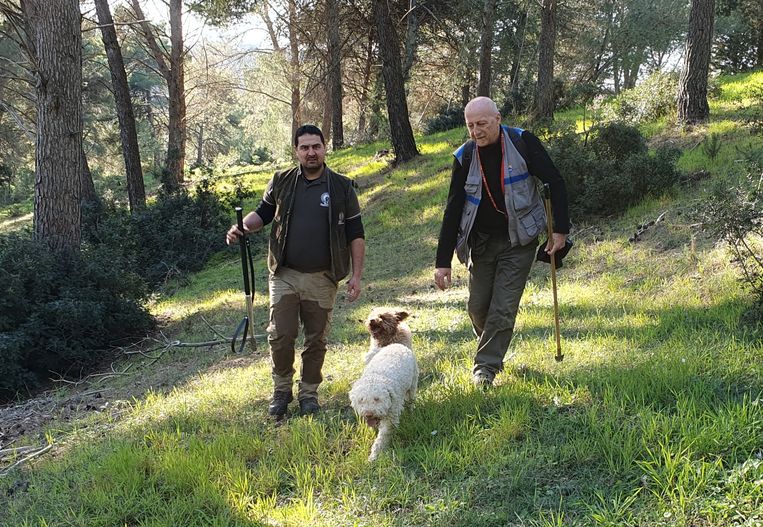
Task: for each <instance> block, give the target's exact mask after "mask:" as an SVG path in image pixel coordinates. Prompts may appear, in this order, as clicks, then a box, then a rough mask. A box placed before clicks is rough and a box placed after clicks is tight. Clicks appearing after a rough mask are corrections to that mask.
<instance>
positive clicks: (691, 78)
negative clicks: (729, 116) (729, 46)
mask: <svg viewBox="0 0 763 527" xmlns="http://www.w3.org/2000/svg"><path fill="white" fill-rule="evenodd" d="M714 15H715V1H714V0H692V2H691V10H690V11H689V33H688V35H687V37H686V51H685V53H684V64H683V69H682V71H681V77H680V79H679V81H678V121H679V122H681V123H697V122H702V121H706V120H707V118H708V117H709V116H710V107H709V106H708V104H707V75H708V70H709V68H710V48H711V45H712V42H713V21H714Z"/></svg>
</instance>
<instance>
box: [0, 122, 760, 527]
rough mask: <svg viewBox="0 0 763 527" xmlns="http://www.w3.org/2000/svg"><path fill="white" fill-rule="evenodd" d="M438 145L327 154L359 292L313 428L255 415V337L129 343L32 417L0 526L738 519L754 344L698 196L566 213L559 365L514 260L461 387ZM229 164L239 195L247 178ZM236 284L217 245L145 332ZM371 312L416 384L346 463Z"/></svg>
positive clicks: (544, 271) (463, 338) (752, 484)
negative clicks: (84, 404) (353, 230)
mask: <svg viewBox="0 0 763 527" xmlns="http://www.w3.org/2000/svg"><path fill="white" fill-rule="evenodd" d="M462 139H463V132H462V131H453V132H444V133H441V134H436V135H433V136H427V137H424V138H421V140H420V149H421V150H422V153H424V155H423V156H421V157H420V158H418V159H416V160H414V161H412V162H411V163H409V164H406V165H405V166H403V167H400V168H398V169H395V170H388V169H387V168H386V164H385V162H384V160H378V159H377V160H374V159H373V157H374V153H375V152H376V151H377V150H380V149H381V148H383V147H384V145H382V144H377V145H371V146H369V147H366V150H364V151H363V152H362V154H359V153H358V151H355V150H352V149H350V150H347V151H342V152H338V153H336V154H333V155H332V157H331V160H330V164H331V165H332V166H334V167H336V168H337V169H338V170H340V171H344V172H345V173H348V174H349V175H351V176H353V177H355V178H356V180H357V182H358V185H359V197H360V200H361V205H362V207H363V211H364V221H365V225H366V234H367V261H366V272H365V277H364V291H363V296H362V297H361V299H360V300H359V301H358V302H356V303H352V304H351V303H347V302H346V300H345V298H344V295H343V294H342V293H343V290H341V289H340V295H339V298H338V301H337V306H336V308H335V310H334V316H333V328H332V334H331V338H330V351H329V354H328V357H327V360H326V365H325V369H324V371H325V375H326V380H325V382H324V383H323V384H322V386H321V392H320V396H321V402H322V404H323V411H322V413H321V414H320V415H319V416H318V417H317V418H314V419H313V418H308V419H304V418H299V417H297V416H296V415H290V417H289V419H288V420H287V421H286V422H285V423H284V424H282V425H280V426H276V425H275V424H274V423H273V422H272V421H270V420H269V419H268V418H267V416H266V406H267V401H268V398H269V396H270V390H271V382H270V378H269V365H268V360H267V357H266V356H265V354H264V353H263V348H264V347H265V346H264V344H263V345H262V346H261V347H260V350H259V353H258V354H247V355H245V356H239V355H232V354H230V352H229V350H228V348H227V347H225V346H213V347H207V348H173V349H170V350H168V351H167V352H166V353H165V354H164V355H162V356H161V357H160V358H159V359H158V360H156V361H154V360H153V359H150V358H147V357H141V356H140V355H134V356H132V358H129V359H127V358H126V359H125V360H124V364H128V363H129V364H132V365H133V366H132V368H131V369H130V370H129V372H128V373H129V374H126V375H120V376H115V377H113V378H109V379H106V380H105V381H104V382H102V383H99V384H98V385H97V386H94V384H95V383H93V384H91V385H88V386H87V389H88V390H93V389H101V387H102V389H103V394H104V397H105V398H106V399H108V400H109V402H110V404H109V405H105V404H104V405H101V406H100V407H99V411H97V412H91V413H90V415H89V416H88V417H87V418H82V419H79V420H70V421H68V422H58V423H56V424H54V425H53V426H51V427H49V428H48V429H47V430H46V431H45V432H46V434H47V437H48V439H49V440H51V441H53V442H54V443H55V448H54V449H53V450H52V451H51V452H52V453H49V454H48V455H45V456H42V457H41V458H40V460H39V461H38V462H35V463H27V464H25V465H22V466H21V467H20V468H19V469H16V470H14V471H12V472H11V473H10V474H8V475H7V476H6V477H4V478H0V524H2V525H29V526H31V525H40V526H43V525H87V526H101V525H102V526H114V525H119V526H121V525H128V526H137V525H157V526H159V525H162V526H177V525H184V526H190V525H199V526H202V525H203V526H208V525H218V526H222V525H231V526H233V525H240V526H253V525H294V526H303V525H311V526H343V525H346V526H361V525H373V526H375V527H381V526H393V525H394V526H414V525H449V526H495V525H538V526H540V525H549V526H550V525H609V526H616V525H617V526H619V525H633V526H636V525H638V526H642V525H666V526H667V525H697V526H722V525H723V526H726V525H750V526H752V525H760V524H761V523H762V522H763V459H761V458H763V371H761V370H762V368H763V366H761V364H763V360H762V359H763V349H762V348H763V345H762V344H761V341H760V332H759V330H758V328H757V327H750V326H745V325H742V324H740V319H741V317H742V315H743V313H744V311H745V309H746V307H747V306H748V304H749V298H748V296H747V295H746V294H745V293H744V292H743V291H741V290H740V287H739V285H738V282H737V280H736V276H735V273H734V270H733V269H731V268H730V267H729V265H728V255H727V254H726V253H725V252H724V250H723V248H722V247H716V246H715V245H714V243H713V242H712V240H706V239H703V238H702V237H701V235H699V234H698V233H697V231H696V226H693V225H692V224H691V220H690V219H689V218H688V217H687V210H688V209H689V208H690V206H691V203H692V201H693V200H696V199H698V198H699V196H700V193H699V190H697V189H694V188H692V187H687V188H683V189H682V190H681V191H679V192H674V193H672V194H671V195H670V196H666V197H664V198H661V199H655V200H649V201H646V202H644V203H642V204H640V205H639V206H637V207H634V208H632V209H630V210H628V211H626V212H625V213H624V215H623V216H622V217H621V218H619V219H616V220H613V219H609V220H607V221H598V222H593V223H590V224H578V225H576V233H577V235H576V237H575V241H576V246H575V248H574V249H573V252H572V253H571V254H570V255H569V256H568V257H567V258H566V259H565V265H564V268H563V269H561V270H560V271H559V274H558V281H559V284H558V285H559V299H560V319H561V332H562V349H563V352H564V354H565V358H564V361H563V362H561V363H556V362H554V359H553V354H554V351H555V344H554V335H553V309H552V305H553V304H552V294H551V287H550V278H549V272H548V268H547V267H545V266H541V265H540V264H538V265H537V266H536V267H535V268H534V270H533V272H532V274H531V278H530V282H529V284H528V287H527V290H526V292H525V295H524V297H523V301H522V308H521V311H520V315H519V318H518V322H517V327H516V332H515V338H514V341H513V343H512V348H511V350H510V354H509V356H508V360H507V362H506V365H505V366H506V367H505V370H504V371H503V372H502V373H501V374H500V375H499V376H498V377H497V382H496V386H495V387H494V388H493V389H491V390H489V391H486V392H482V391H479V390H476V389H475V388H473V387H472V386H471V383H470V365H471V360H472V356H473V353H474V351H475V342H474V339H473V336H472V334H471V329H470V326H469V323H468V317H467V316H466V313H465V301H466V296H467V292H466V285H467V275H466V272H465V270H464V269H463V268H462V267H460V266H457V265H456V263H455V262H454V273H455V277H454V284H453V287H452V288H451V289H450V290H448V291H447V292H439V291H436V290H435V289H434V287H433V284H432V272H433V259H434V252H435V247H436V240H437V233H438V229H439V223H440V220H441V215H442V207H443V204H444V201H445V198H446V196H447V187H448V177H449V166H450V157H449V155H450V152H451V151H452V150H453V149H454V148H455V147H456V146H457V145H458V144H459V143H460V141H461V140H462ZM246 177H247V178H250V179H247V182H248V184H251V185H254V186H256V187H257V188H259V189H260V190H261V189H262V188H264V185H265V183H266V181H267V179H268V177H269V175H268V174H264V173H263V174H254V175H250V176H246ZM221 184H224V183H221ZM249 205H251V204H249ZM663 213H664V214H663ZM658 217H659V218H661V219H660V221H659V222H656V223H655V224H654V225H651V226H649V227H648V228H647V229H646V230H644V231H643V232H642V233H641V234H640V235H639V237H638V241H633V242H632V241H629V238H633V235H634V231H635V230H636V229H637V228H638V226H639V225H644V224H647V223H648V222H649V220H654V219H655V218H658ZM692 240H694V241H692ZM258 247H259V249H258V253H257V264H256V273H255V275H256V276H255V278H256V280H255V282H256V284H255V290H256V292H255V301H254V303H255V319H256V321H257V333H264V329H265V325H266V320H267V283H266V282H267V280H266V271H265V262H264V259H265V258H264V253H263V249H262V245H258ZM240 282H241V277H240V267H239V261H238V252H237V250H235V249H231V250H230V251H228V252H227V253H224V254H221V255H219V256H218V257H217V258H216V259H214V260H213V261H212V262H211V263H210V264H209V265H208V266H207V267H206V268H205V270H203V271H202V272H200V273H196V274H194V275H192V276H191V277H189V278H188V279H187V280H186V281H185V282H183V283H178V284H177V285H176V289H175V293H174V294H173V295H171V296H169V297H165V298H162V299H159V300H157V301H155V303H154V304H153V311H154V313H156V314H157V315H158V316H160V317H162V318H163V319H164V320H165V321H166V322H165V323H166V329H165V330H164V333H163V336H162V337H159V338H160V339H161V338H166V339H169V340H171V339H179V340H182V341H185V342H191V341H203V340H213V339H215V338H217V337H216V336H215V335H214V332H213V329H214V330H215V331H217V332H220V333H223V334H229V333H230V332H231V331H232V328H233V327H234V326H235V324H236V323H237V321H238V319H239V318H240V317H241V316H242V315H243V295H242V293H241V292H240ZM378 305H394V306H399V307H402V308H405V309H406V310H408V311H409V312H410V313H412V319H411V320H410V324H411V327H412V329H413V330H414V348H415V351H416V354H417V356H418V358H419V361H420V367H421V377H420V392H419V396H418V399H417V401H416V404H415V406H414V407H413V408H411V409H409V410H407V411H406V412H405V413H404V414H403V419H402V422H401V425H400V427H399V429H398V431H397V432H396V434H395V436H394V439H393V441H392V444H391V448H390V449H389V450H388V451H387V452H386V453H385V454H383V455H382V456H381V458H380V459H379V460H378V462H377V463H375V464H368V463H367V461H366V457H367V455H368V452H369V448H370V445H371V443H372V441H373V434H372V432H371V430H369V429H368V428H366V427H365V426H364V425H361V424H360V423H358V422H357V420H356V418H355V416H354V415H353V413H352V410H351V409H350V407H349V400H348V397H347V392H348V390H349V387H350V384H351V383H352V381H353V380H354V379H355V378H356V377H357V376H358V375H359V373H360V371H361V369H362V364H361V363H362V356H363V353H364V352H365V348H366V346H367V335H366V334H365V332H364V329H363V327H362V324H361V322H360V321H361V320H362V319H364V318H365V316H366V315H367V313H368V311H369V310H370V309H371V308H372V307H373V306H378ZM124 364H117V365H115V368H116V369H117V370H118V371H121V368H122V366H124Z"/></svg>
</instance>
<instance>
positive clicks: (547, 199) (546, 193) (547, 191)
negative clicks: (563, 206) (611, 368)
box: [543, 183, 564, 362]
mask: <svg viewBox="0 0 763 527" xmlns="http://www.w3.org/2000/svg"><path fill="white" fill-rule="evenodd" d="M543 201H544V204H545V206H546V227H547V230H548V242H549V243H551V244H553V243H554V241H553V240H554V227H553V221H554V219H553V218H554V217H553V216H552V215H551V187H549V186H548V183H544V184H543ZM549 256H550V259H551V289H552V290H553V292H554V333H555V334H556V355H554V359H556V362H562V359H564V355H562V343H561V340H560V337H559V303H558V302H557V299H556V254H551V255H549Z"/></svg>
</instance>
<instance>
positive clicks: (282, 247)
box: [226, 125, 365, 418]
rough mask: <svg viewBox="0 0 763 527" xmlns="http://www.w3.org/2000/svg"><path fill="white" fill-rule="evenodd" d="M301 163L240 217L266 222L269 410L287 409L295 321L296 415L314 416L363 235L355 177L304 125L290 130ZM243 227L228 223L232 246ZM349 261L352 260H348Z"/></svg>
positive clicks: (352, 289)
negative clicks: (332, 332) (341, 295)
mask: <svg viewBox="0 0 763 527" xmlns="http://www.w3.org/2000/svg"><path fill="white" fill-rule="evenodd" d="M294 149H295V152H296V156H297V160H298V161H299V166H297V167H294V168H291V169H289V170H284V171H281V172H276V173H275V175H274V176H273V178H272V179H271V180H270V182H269V183H268V185H267V187H266V188H265V192H264V193H263V195H262V201H261V202H260V204H259V206H258V207H257V209H256V210H255V211H254V212H250V213H249V214H247V215H246V217H245V218H244V230H245V231H246V232H247V233H249V232H257V231H259V230H260V229H262V227H263V226H264V225H267V224H268V223H270V222H271V221H272V222H273V226H272V227H271V231H270V243H269V250H268V269H269V271H270V277H269V284H268V285H269V291H270V321H269V322H270V323H269V325H268V342H269V344H270V357H271V361H272V377H273V384H274V390H273V399H272V400H271V402H270V406H269V407H268V413H269V414H270V415H272V416H274V417H276V418H281V417H283V416H284V415H286V411H287V409H288V405H289V403H290V402H291V401H292V400H293V398H294V396H293V393H292V385H293V376H294V373H296V372H295V370H294V342H295V340H296V338H297V334H298V333H299V322H300V320H301V321H302V327H303V331H304V336H305V343H304V351H302V371H301V376H300V381H299V387H298V392H297V398H298V400H299V411H300V414H301V415H309V414H315V413H317V412H318V411H319V410H320V405H319V404H318V385H319V384H320V383H321V381H322V380H323V376H322V374H321V368H322V367H323V360H324V358H325V356H326V341H327V336H328V332H329V327H330V321H331V313H332V311H333V307H334V300H335V299H336V294H337V289H338V283H339V281H340V280H342V279H343V278H344V277H345V276H347V275H348V274H349V272H350V268H352V275H351V277H350V280H349V281H348V282H347V299H348V300H349V301H350V302H354V301H355V300H357V298H358V297H359V296H360V287H361V286H360V281H361V276H362V273H363V258H364V255H365V239H364V238H365V235H364V231H363V222H362V221H361V218H360V206H359V205H358V197H357V195H356V194H355V189H354V182H353V181H352V180H351V179H349V178H347V177H345V176H342V175H340V174H337V173H336V172H334V171H333V170H331V169H330V168H328V167H327V166H326V165H325V163H324V160H325V157H326V144H325V141H324V138H323V133H322V132H321V130H320V129H319V128H318V127H316V126H312V125H304V126H301V127H300V128H298V129H297V131H296V133H295V134H294ZM241 235H242V232H241V231H240V230H239V229H238V227H237V226H236V225H232V226H231V228H230V229H229V230H228V232H227V234H226V242H227V243H228V244H229V245H230V244H231V243H234V242H236V241H237V240H238V237H239V236H241ZM350 264H352V266H350Z"/></svg>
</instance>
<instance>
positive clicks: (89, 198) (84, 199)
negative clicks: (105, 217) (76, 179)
mask: <svg viewBox="0 0 763 527" xmlns="http://www.w3.org/2000/svg"><path fill="white" fill-rule="evenodd" d="M81 152H82V153H81V157H82V161H81V162H82V182H81V187H80V188H81V192H82V195H81V196H80V204H85V203H95V202H96V201H98V194H96V193H95V184H94V183H93V173H92V172H90V164H89V163H88V162H87V156H86V155H85V149H84V148H83V149H82V151H81Z"/></svg>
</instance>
